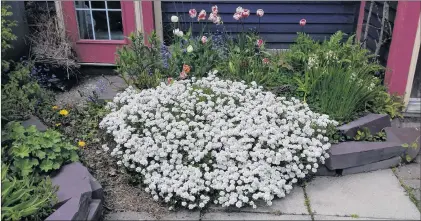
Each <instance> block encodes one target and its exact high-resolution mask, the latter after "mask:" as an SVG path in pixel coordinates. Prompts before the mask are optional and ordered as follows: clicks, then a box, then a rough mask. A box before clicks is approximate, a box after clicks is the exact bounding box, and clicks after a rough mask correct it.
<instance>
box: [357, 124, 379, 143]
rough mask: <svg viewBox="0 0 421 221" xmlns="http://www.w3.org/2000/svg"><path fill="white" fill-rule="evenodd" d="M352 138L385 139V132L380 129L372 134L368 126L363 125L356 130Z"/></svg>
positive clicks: (359, 139)
mask: <svg viewBox="0 0 421 221" xmlns="http://www.w3.org/2000/svg"><path fill="white" fill-rule="evenodd" d="M353 140H356V141H370V142H376V141H385V140H386V133H385V132H384V131H380V132H378V133H376V134H374V135H373V134H371V132H370V130H369V129H368V128H366V127H364V128H362V129H361V130H358V131H357V134H356V135H355V136H354V138H353Z"/></svg>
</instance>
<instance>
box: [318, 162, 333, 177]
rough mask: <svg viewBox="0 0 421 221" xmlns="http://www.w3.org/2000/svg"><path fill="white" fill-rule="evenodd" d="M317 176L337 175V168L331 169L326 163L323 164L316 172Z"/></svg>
mask: <svg viewBox="0 0 421 221" xmlns="http://www.w3.org/2000/svg"><path fill="white" fill-rule="evenodd" d="M314 175H316V176H337V175H338V174H337V173H336V170H329V169H328V168H327V167H326V166H325V165H321V166H320V167H319V168H318V169H317V172H316V173H315V174H314Z"/></svg>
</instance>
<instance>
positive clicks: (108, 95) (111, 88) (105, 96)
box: [98, 76, 128, 101]
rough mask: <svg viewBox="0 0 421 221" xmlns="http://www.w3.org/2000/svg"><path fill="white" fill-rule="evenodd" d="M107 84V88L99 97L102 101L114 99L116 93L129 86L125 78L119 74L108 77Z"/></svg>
mask: <svg viewBox="0 0 421 221" xmlns="http://www.w3.org/2000/svg"><path fill="white" fill-rule="evenodd" d="M106 85H107V86H106V87H105V90H104V91H103V92H102V93H101V94H100V95H99V97H98V99H99V100H101V101H107V100H113V99H114V97H115V95H117V94H118V93H119V92H121V91H124V89H126V88H127V87H128V85H127V84H126V82H125V81H124V80H123V78H121V77H119V76H114V77H113V78H108V79H107V83H106Z"/></svg>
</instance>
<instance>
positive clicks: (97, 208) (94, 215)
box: [88, 199, 102, 221]
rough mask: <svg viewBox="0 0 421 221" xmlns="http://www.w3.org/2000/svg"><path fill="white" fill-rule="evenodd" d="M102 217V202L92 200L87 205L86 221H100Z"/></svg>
mask: <svg viewBox="0 0 421 221" xmlns="http://www.w3.org/2000/svg"><path fill="white" fill-rule="evenodd" d="M101 215H102V201H101V200H97V199H94V200H92V202H91V203H90V204H89V214H88V220H89V221H97V220H100V218H101Z"/></svg>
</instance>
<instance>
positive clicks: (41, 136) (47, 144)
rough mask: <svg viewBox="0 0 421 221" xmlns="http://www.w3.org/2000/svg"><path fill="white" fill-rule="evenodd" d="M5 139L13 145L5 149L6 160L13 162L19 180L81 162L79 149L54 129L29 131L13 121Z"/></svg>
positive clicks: (11, 167)
mask: <svg viewBox="0 0 421 221" xmlns="http://www.w3.org/2000/svg"><path fill="white" fill-rule="evenodd" d="M3 136H4V139H5V140H8V143H9V144H8V145H5V146H2V149H4V154H3V157H2V158H3V159H5V161H6V162H8V163H10V170H11V171H12V172H13V173H14V174H16V175H17V176H19V177H26V176H28V175H30V174H34V175H36V174H42V173H44V174H45V173H50V172H52V171H54V170H57V169H59V168H60V167H61V165H63V164H65V163H68V162H73V161H77V160H78V159H79V156H78V154H77V152H76V150H77V147H75V146H73V145H71V144H70V143H68V142H65V141H64V140H63V137H62V136H61V134H60V133H59V132H57V131H54V130H47V131H46V132H40V131H38V130H37V129H36V128H35V126H30V127H29V128H27V129H25V128H24V127H23V126H22V125H20V124H19V123H17V122H11V123H9V124H8V125H6V132H5V134H4V135H3Z"/></svg>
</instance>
